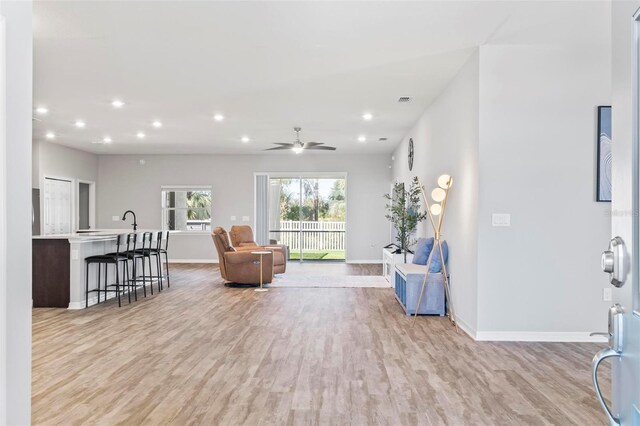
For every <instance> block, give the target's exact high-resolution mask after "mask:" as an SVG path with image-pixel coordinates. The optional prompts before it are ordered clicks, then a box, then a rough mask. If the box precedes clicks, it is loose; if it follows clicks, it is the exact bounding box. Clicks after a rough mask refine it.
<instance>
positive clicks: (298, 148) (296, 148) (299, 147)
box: [265, 127, 336, 154]
mask: <svg viewBox="0 0 640 426" xmlns="http://www.w3.org/2000/svg"><path fill="white" fill-rule="evenodd" d="M293 130H294V131H295V132H296V141H295V142H293V143H276V145H279V146H276V147H274V148H269V149H265V151H277V150H281V149H290V150H292V151H293V152H295V153H296V154H300V153H301V152H302V151H304V150H306V149H317V150H324V151H335V150H336V147H335V146H324V142H302V141H300V130H302V128H301V127H294V128H293Z"/></svg>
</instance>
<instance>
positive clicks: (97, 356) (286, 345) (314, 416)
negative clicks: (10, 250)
mask: <svg viewBox="0 0 640 426" xmlns="http://www.w3.org/2000/svg"><path fill="white" fill-rule="evenodd" d="M343 266H344V265H343ZM321 267H322V266H320V268H321ZM344 267H345V270H344V271H343V272H344V273H350V272H349V271H348V270H347V269H349V268H348V267H347V266H344ZM356 269H357V268H356ZM364 270H366V268H363V269H362V271H364ZM362 271H361V272H362ZM353 272H357V271H355V270H352V271H351V273H353ZM172 278H173V279H172V287H171V289H168V290H165V291H164V292H162V293H161V294H159V295H155V296H153V297H150V298H147V299H146V300H142V301H138V302H137V303H133V304H131V305H128V304H126V303H125V304H124V305H123V307H122V308H120V309H118V307H117V304H114V303H108V304H103V305H101V306H96V307H92V308H90V309H88V310H82V311H67V310H64V309H34V312H33V397H32V399H33V401H32V402H33V423H34V424H64V425H71V424H101V425H108V424H126V425H134V424H150V425H157V424H179V425H183V424H202V425H235V424H246V425H258V424H292V425H293V424H336V425H338V424H351V425H365V424H390V425H413V424H424V425H428V424H433V425H439V424H448V425H483V424H499V425H525V424H526V425H530V424H558V425H571V424H575V425H596V424H603V425H604V424H605V421H604V416H603V415H602V414H601V412H600V408H599V406H598V404H597V402H596V399H595V396H594V393H593V390H592V388H591V382H590V376H589V374H590V371H589V369H590V360H591V357H592V356H593V354H594V353H595V352H596V351H597V350H598V349H599V347H600V346H601V345H597V344H557V343H556V344H551V343H547V344H539V343H478V342H474V341H473V340H472V339H470V338H469V337H467V336H466V335H465V334H463V333H460V334H456V333H455V331H454V329H453V328H452V327H451V326H450V325H449V323H448V321H447V319H445V318H440V317H421V318H419V319H418V321H417V323H416V325H415V327H412V326H411V319H409V318H407V317H405V316H404V315H403V313H402V310H401V309H400V307H399V305H398V304H397V302H396V301H395V299H394V297H393V294H392V290H391V289H363V288H331V289H322V288H311V289H299V288H277V289H271V290H270V291H269V292H267V293H255V292H254V291H253V290H252V289H238V288H226V287H224V286H222V285H221V280H220V275H219V273H218V270H217V268H216V267H214V266H211V265H198V266H195V265H189V266H185V265H182V266H174V267H173V274H172ZM606 374H608V370H604V371H603V377H605V376H604V375H606ZM603 381H604V380H603ZM605 386H607V385H605ZM605 391H606V392H608V391H609V389H608V386H607V387H606V388H605Z"/></svg>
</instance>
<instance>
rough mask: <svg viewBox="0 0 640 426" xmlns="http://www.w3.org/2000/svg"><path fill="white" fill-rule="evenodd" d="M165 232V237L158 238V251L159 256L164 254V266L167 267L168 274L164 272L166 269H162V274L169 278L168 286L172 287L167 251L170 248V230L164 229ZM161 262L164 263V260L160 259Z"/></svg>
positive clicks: (163, 232)
mask: <svg viewBox="0 0 640 426" xmlns="http://www.w3.org/2000/svg"><path fill="white" fill-rule="evenodd" d="M162 234H163V238H160V239H159V240H158V248H157V251H158V253H159V255H158V258H160V255H162V254H164V266H165V269H166V270H167V273H166V275H165V274H164V271H162V273H161V274H160V275H162V277H163V278H165V277H166V278H167V287H169V288H170V287H171V281H169V254H168V253H167V250H169V231H162ZM160 263H162V261H160ZM160 269H161V270H162V268H160Z"/></svg>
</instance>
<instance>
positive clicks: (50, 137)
mask: <svg viewBox="0 0 640 426" xmlns="http://www.w3.org/2000/svg"><path fill="white" fill-rule="evenodd" d="M44 137H45V138H47V139H55V138H56V135H55V133H53V132H47V133H46V134H45V135H44Z"/></svg>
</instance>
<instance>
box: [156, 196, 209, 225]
mask: <svg viewBox="0 0 640 426" xmlns="http://www.w3.org/2000/svg"><path fill="white" fill-rule="evenodd" d="M162 226H163V229H165V230H169V231H185V232H198V231H200V232H202V231H211V187H210V186H188V187H186V186H163V187H162Z"/></svg>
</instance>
